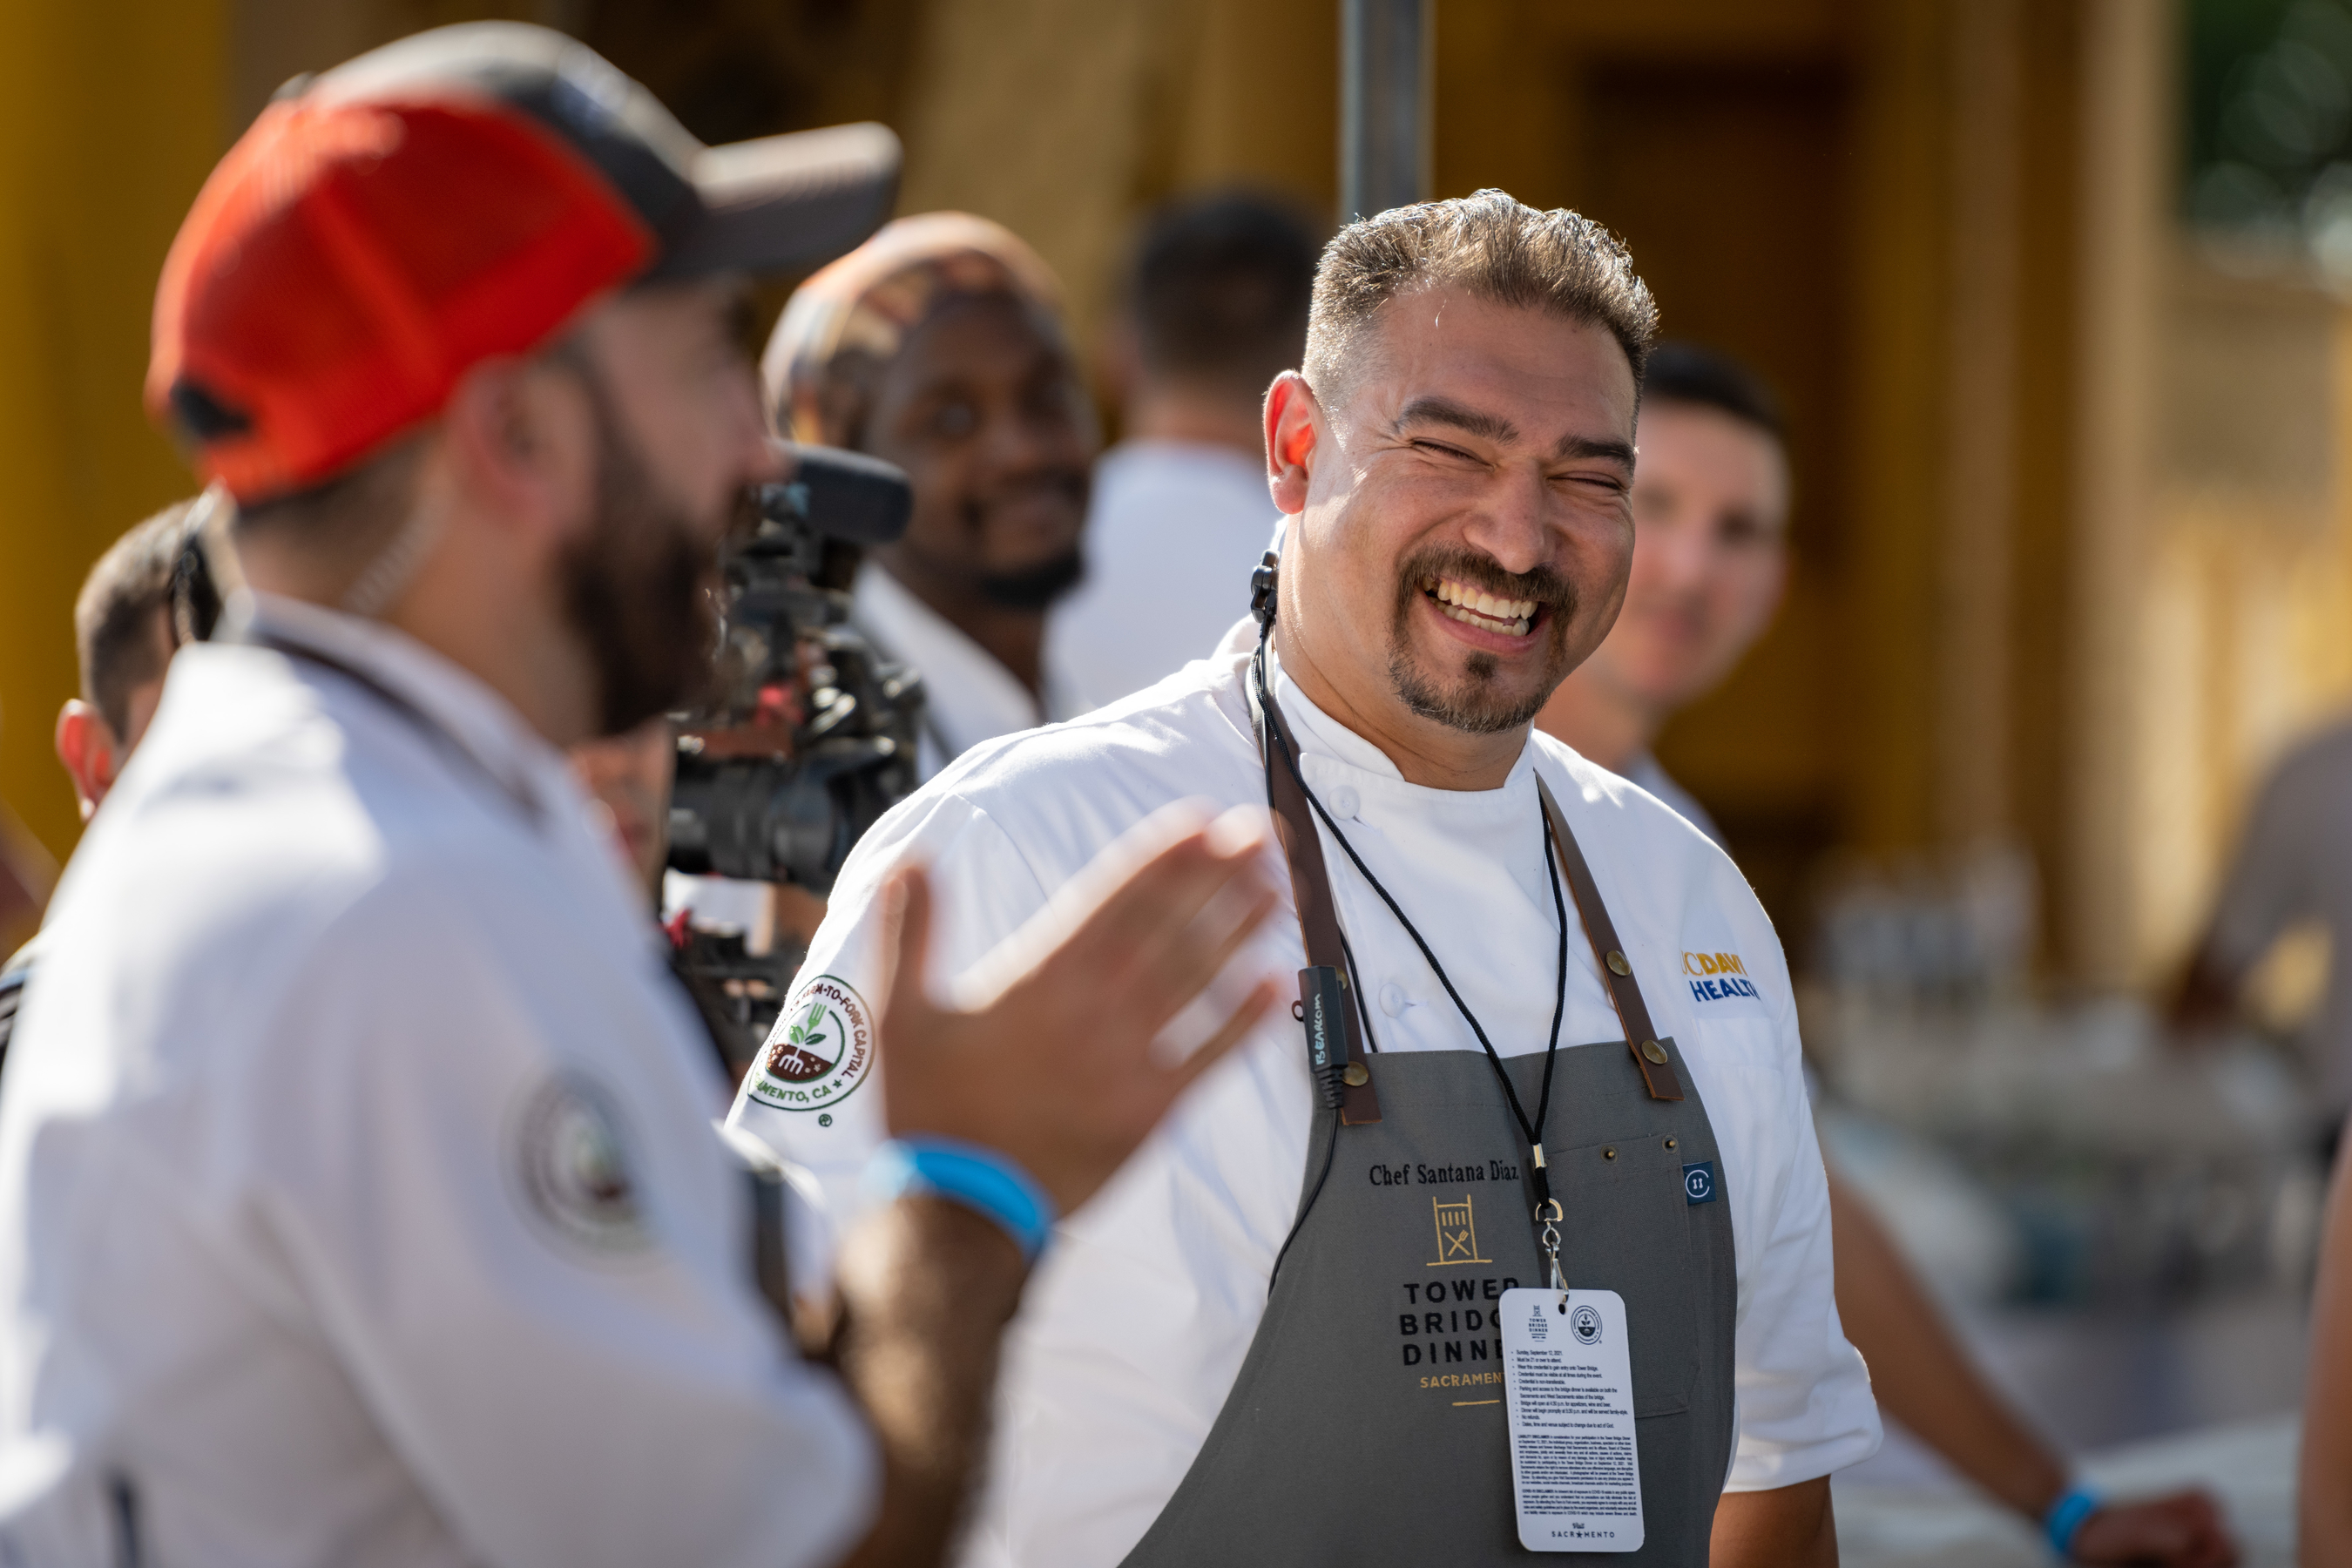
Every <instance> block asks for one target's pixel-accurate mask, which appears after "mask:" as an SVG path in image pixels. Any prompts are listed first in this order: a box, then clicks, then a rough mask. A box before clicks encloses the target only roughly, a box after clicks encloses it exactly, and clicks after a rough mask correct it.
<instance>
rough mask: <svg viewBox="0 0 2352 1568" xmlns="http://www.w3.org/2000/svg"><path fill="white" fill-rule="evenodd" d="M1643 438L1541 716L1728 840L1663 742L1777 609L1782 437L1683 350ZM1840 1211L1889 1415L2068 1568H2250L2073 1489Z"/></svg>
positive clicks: (1867, 1347) (2157, 1513)
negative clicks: (1605, 592)
mask: <svg viewBox="0 0 2352 1568" xmlns="http://www.w3.org/2000/svg"><path fill="white" fill-rule="evenodd" d="M1640 439H1641V455H1640V458H1639V460H1638V461H1637V462H1636V464H1635V466H1634V470H1633V566H1632V570H1631V572H1630V574H1628V578H1627V586H1626V590H1625V606H1624V608H1623V609H1622V611H1620V612H1619V614H1618V616H1617V621H1616V624H1615V625H1614V626H1612V627H1611V628H1610V632H1609V635H1608V637H1606V638H1604V639H1603V640H1602V641H1601V646H1600V647H1598V648H1596V649H1594V650H1593V653H1592V656H1591V658H1588V659H1586V660H1585V661H1584V663H1583V664H1581V665H1580V666H1579V667H1578V668H1576V670H1575V671H1574V672H1573V673H1571V674H1570V676H1569V678H1568V679H1566V680H1564V681H1562V682H1561V683H1560V687H1559V690H1558V691H1557V692H1555V693H1554V694H1553V696H1552V699H1551V700H1550V701H1549V703H1547V704H1546V705H1545V708H1544V710H1543V712H1542V713H1541V715H1539V716H1538V719H1537V723H1538V725H1540V726H1541V727H1542V728H1543V729H1544V730H1545V731H1547V732H1549V734H1552V735H1554V736H1557V737H1558V738H1559V739H1560V740H1562V741H1565V742H1568V744H1570V746H1573V747H1574V748H1576V750H1577V751H1578V752H1581V753H1582V754H1583V755H1584V756H1585V758H1586V759H1588V760H1589V761H1591V762H1594V763H1599V764H1600V765H1601V766H1602V767H1605V768H1608V769H1609V770H1610V771H1611V772H1612V773H1620V774H1622V775H1623V776H1625V777H1627V778H1630V779H1632V780H1633V781H1634V782H1635V783H1636V784H1641V785H1642V787H1643V788H1644V789H1646V790H1648V791H1649V792H1650V793H1651V794H1652V795H1656V796H1657V797H1658V798H1659V799H1661V800H1663V801H1664V802H1666V804H1668V805H1672V806H1673V807H1674V808H1675V810H1676V811H1678V812H1680V813H1681V814H1682V816H1684V817H1685V819H1687V820H1688V821H1689V822H1690V823H1691V824H1692V825H1693V826H1696V827H1697V828H1698V829H1699V830H1700V831H1701V832H1703V833H1705V834H1706V836H1707V837H1709V838H1712V839H1714V840H1715V841H1716V842H1717V843H1718V844H1720V843H1721V842H1722V835H1721V834H1720V832H1718V831H1717V827H1716V826H1715V822H1714V820H1713V818H1711V817H1710V816H1708V815H1707V813H1706V808H1705V807H1704V806H1702V805H1700V804H1699V803H1698V802H1697V801H1696V799H1694V798H1693V797H1692V796H1691V795H1688V794H1687V793H1685V791H1684V790H1683V789H1682V788H1681V787H1680V786H1679V785H1677V784H1675V781H1674V780H1673V779H1672V778H1671V777H1669V776H1668V775H1667V773H1665V771H1664V769H1662V768H1661V767H1659V765H1658V763H1657V759H1656V758H1655V756H1654V755H1653V754H1652V752H1651V747H1652V746H1653V745H1654V743H1655V742H1656V739H1657V735H1658V731H1659V730H1660V729H1661V728H1663V727H1664V724H1665V721H1667V720H1668V719H1670V718H1671V717H1673V715H1674V714H1675V711H1676V710H1679V709H1681V708H1683V707H1685V706H1686V705H1688V704H1689V703H1692V702H1694V701H1696V700H1698V699H1699V698H1701V697H1704V696H1705V695H1706V693H1707V692H1708V691H1710V690H1712V689H1714V688H1715V687H1716V686H1717V685H1718V684H1719V683H1720V682H1721V681H1722V680H1723V679H1724V678H1725V677H1726V676H1727V675H1728V674H1729V673H1730V672H1731V670H1732V668H1734V667H1735V666H1737V665H1738V662H1739V660H1740V659H1741V658H1744V657H1745V656H1746V655H1747V653H1748V649H1749V648H1750V647H1754V646H1755V643H1756V640H1757V639H1758V638H1759V637H1761V636H1763V634H1764V631H1765V628H1766V627H1767V626H1769V625H1770V624H1771V619H1772V615H1773V612H1774V611H1775V610H1776V609H1777V608H1778V607H1779V605H1780V595H1781V590H1782V587H1783V586H1784V584H1786V582H1787V579H1788V569H1789V560H1788V556H1789V547H1788V521H1789V504H1790V487H1789V458H1788V445H1787V442H1788V437H1787V432H1786V431H1785V429H1784V428H1783V426H1782V425H1781V421H1780V412H1779V408H1778V406H1777V405H1776V403H1775V400H1774V399H1773V397H1772V396H1771V395H1770V393H1769V391H1768V390H1767V389H1766V388H1765V386H1764V384H1763V383H1762V382H1761V381H1759V379H1758V378H1757V377H1756V375H1755V374H1753V373H1752V372H1750V371H1749V370H1748V369H1747V367H1745V366H1744V365H1741V364H1739V363H1737V362H1736V361H1733V360H1731V359H1729V358H1728V357H1727V356H1725V355H1722V354H1719V353H1714V352H1712V351H1710V350H1707V349H1704V348H1701V347H1698V346H1697V345H1696V344H1690V343H1672V342H1669V343H1661V344H1660V345H1659V346H1658V349H1657V351H1656V352H1655V353H1653V354H1652V355H1651V356H1650V363H1649V365H1648V367H1647V369H1646V371H1645V373H1644V374H1643V381H1642V418H1641V427H1640ZM1685 956H1686V957H1695V956H1696V955H1695V954H1693V955H1685ZM1691 972H1692V971H1691V970H1690V969H1689V968H1688V967H1687V965H1686V966H1685V973H1691ZM1693 998H1694V1004H1695V1005H1696V1006H1698V1007H1700V1008H1701V1009H1706V1008H1709V1007H1719V1006H1722V1005H1726V1001H1727V1002H1728V1003H1729V1004H1730V1005H1738V1001H1739V999H1738V997H1736V996H1727V997H1726V998H1725V999H1724V1000H1717V999H1713V998H1709V997H1707V996H1706V993H1705V991H1704V990H1703V989H1702V988H1701V986H1698V985H1694V986H1693ZM1829 1199H1830V1212H1831V1215H1832V1226H1833V1230H1834V1233H1835V1237H1836V1247H1835V1250H1836V1256H1837V1306H1838V1318H1839V1321H1841V1322H1842V1323H1843V1325H1844V1327H1845V1332H1846V1337H1847V1338H1848V1339H1850V1340H1851V1341H1853V1345H1854V1348H1855V1349H1856V1350H1858V1351H1860V1352H1862V1358H1863V1360H1864V1362H1865V1363H1868V1365H1869V1367H1870V1373H1871V1389H1872V1392H1873V1393H1874V1394H1876V1395H1877V1397H1878V1404H1879V1408H1880V1409H1881V1410H1883V1411H1885V1413H1886V1414H1888V1415H1892V1416H1894V1417H1895V1420H1897V1421H1899V1422H1901V1423H1902V1424H1903V1425H1904V1426H1906V1427H1908V1428H1910V1429H1911V1430H1912V1431H1913V1432H1914V1433H1916V1434H1917V1435H1918V1436H1920V1437H1921V1438H1923V1439H1924V1440H1925V1441H1926V1442H1927V1444H1928V1445H1929V1446H1930V1447H1933V1448H1934V1449H1935V1450H1936V1451H1937V1453H1938V1454H1940V1455H1942V1456H1943V1457H1944V1458H1946V1459H1947V1460H1948V1461H1949V1462H1950V1463H1951V1465H1952V1466H1953V1468H1956V1469H1958V1471H1959V1472H1960V1473H1961V1474H1963V1475H1965V1476H1967V1477H1968V1478H1969V1479H1970V1480H1972V1481H1974V1482H1976V1483H1977V1484H1978V1485H1979V1486H1980V1487H1982V1488H1984V1489H1986V1490H1987V1491H1988V1492H1990V1493H1991V1494H1992V1495H1993V1496H1994V1497H1996V1498H1998V1499H1999V1500H2000V1501H2001V1502H2002V1503H2004V1504H2006V1505H2007V1506H2008V1507H2010V1508H2012V1509H2014V1510H2017V1511H2018V1512H2019V1513H2021V1514H2022V1515H2024V1516H2025V1517H2026V1518H2027V1519H2029V1520H2032V1521H2036V1522H2037V1523H2040V1524H2042V1526H2043V1528H2044V1531H2045V1533H2047V1534H2048V1535H2049V1537H2050V1538H2051V1540H2052V1542H2053V1545H2054V1546H2056V1548H2057V1550H2058V1552H2059V1553H2060V1555H2061V1556H2066V1557H2070V1558H2071V1560H2073V1561H2074V1562H2079V1563H2164V1564H2170V1565H2173V1568H2220V1565H2221V1564H2225V1563H2232V1562H2234V1561H2236V1552H2235V1549H2234V1548H2233V1547H2232V1545H2231V1542H2230V1539H2229V1536H2228V1534H2227V1532H2226V1531H2224V1529H2223V1528H2222V1525H2221V1515H2220V1511H2219V1510H2218V1509H2217V1508H2216V1507H2215V1506H2214V1504H2213V1502H2212V1500H2211V1499H2210V1498H2209V1497H2208V1496H2206V1495H2205V1494H2204V1493H2202V1492H2200V1491H2188V1492H2181V1493H2177V1494H2175V1495H2172V1496H2169V1497H2164V1498H2159V1499H2156V1500H2151V1501H2144V1502H2136V1503H2129V1504H2110V1503H2106V1502H2105V1501H2103V1500H2099V1499H2098V1498H2096V1497H2095V1495H2094V1494H2092V1493H2091V1492H2089V1491H2087V1490H2085V1489H2082V1488H2081V1487H2079V1486H2077V1485H2075V1484H2074V1481H2073V1479H2072V1471H2071V1468H2069V1466H2068V1465H2067V1464H2066V1462H2065V1460H2064V1458H2063V1456H2061V1455H2059V1454H2057V1453H2055V1452H2053V1450H2052V1449H2051V1447H2049V1445H2048V1444H2046V1443H2044V1442H2043V1441H2042V1439H2041V1438H2040V1437H2039V1436H2036V1435H2035V1434H2034V1432H2033V1431H2032V1429H2031V1428H2030V1427H2029V1426H2027V1425H2026V1424H2025V1423H2024V1421H2023V1420H2022V1419H2021V1418H2020V1417H2019V1416H2018V1415H2017V1414H2016V1413H2015V1412H2014V1411H2013V1410H2011V1408H2010V1407H2009V1405H2008V1403H2007V1401H2005V1400H2004V1399H2003V1398H2002V1397H2001V1396H2000V1394H1998V1393H1996V1392H1995V1391H1994V1389H1993V1388H1992V1386H1991V1385H1990V1384H1989V1383H1987V1382H1986V1380H1985V1379H1984V1377H1983V1375H1982V1374H1981V1373H1979V1372H1978V1371H1977V1369H1976V1368H1975V1366H1974V1365H1973V1364H1972V1363H1971V1362H1970V1360H1969V1355H1968V1352H1966V1351H1964V1350H1963V1349H1962V1348H1961V1347H1960V1344H1959V1342H1958V1340H1957V1339H1955V1338H1954V1337H1953V1335H1952V1332H1951V1331H1950V1329H1949V1328H1948V1326H1947V1325H1946V1324H1945V1322H1944V1320H1943V1317H1942V1315H1941V1314H1940V1313H1939V1312H1938V1311H1937V1309H1936V1307H1935V1305H1934V1302H1933V1301H1932V1300H1931V1299H1930V1297H1929V1296H1928V1294H1927V1289H1926V1288H1925V1287H1924V1286H1922V1285H1921V1283H1920V1282H1919V1280H1918V1279H1917V1277H1916V1275H1915V1274H1914V1273H1913V1272H1912V1269H1911V1268H1910V1265H1909V1264H1908V1263H1906V1261H1905V1259H1904V1257H1903V1254H1902V1252H1901V1251H1900V1250H1899V1249H1898V1248H1897V1247H1896V1246H1895V1241H1894V1238H1893V1237H1890V1236H1889V1235H1888V1234H1887V1233H1886V1230H1885V1226H1883V1225H1882V1224H1881V1223H1880V1221H1879V1219H1878V1217H1877V1215H1875V1213H1874V1211H1873V1210H1872V1209H1871V1207H1870V1204H1869V1201H1868V1200H1867V1199H1865V1198H1863V1197H1862V1196H1860V1195H1859V1194H1856V1193H1855V1192H1854V1191H1853V1189H1852V1188H1851V1187H1849V1186H1847V1185H1846V1184H1845V1183H1843V1182H1842V1181H1841V1180H1839V1179H1838V1176H1837V1173H1836V1172H1835V1171H1832V1172H1831V1173H1830V1178H1829Z"/></svg>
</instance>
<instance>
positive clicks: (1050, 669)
mask: <svg viewBox="0 0 2352 1568" xmlns="http://www.w3.org/2000/svg"><path fill="white" fill-rule="evenodd" d="M852 597H853V599H854V602H855V608H854V610H853V612H852V617H851V618H852V619H853V620H854V621H855V622H856V626H857V629H858V630H860V631H862V632H864V633H865V634H866V637H868V638H869V639H871V640H872V642H873V643H874V645H875V647H876V648H877V651H879V652H880V653H881V654H882V656H883V657H884V658H890V659H896V660H898V662H900V663H902V664H911V665H913V666H914V667H915V668H916V669H918V670H919V671H920V672H921V673H922V677H923V732H922V736H921V738H920V740H919V742H918V743H917V746H916V750H915V759H916V767H917V769H918V771H919V772H920V773H921V774H922V775H923V777H925V778H929V777H930V776H931V775H932V774H934V773H938V772H939V771H940V769H941V768H943V767H945V766H947V765H948V763H951V762H953V761H955V759H956V758H957V757H959V756H961V755H962V754H963V752H966V751H968V750H969V749H971V747H973V746H977V745H979V744H980V743H981V742H982V741H993V740H995V739H996V738H997V737H998V736H1000V735H1011V734H1014V733H1017V732H1018V731H1023V730H1034V729H1035V728H1036V727H1037V726H1038V725H1040V724H1045V723H1050V722H1052V721H1054V720H1056V719H1066V718H1069V717H1070V716H1071V715H1072V714H1075V713H1082V712H1084V711H1086V707H1087V705H1086V703H1085V702H1083V701H1082V700H1080V698H1079V695H1078V689H1077V687H1076V683H1074V682H1073V681H1071V680H1070V679H1068V678H1067V677H1066V675H1065V674H1064V673H1063V671H1064V670H1065V669H1066V668H1067V664H1066V660H1064V659H1062V658H1060V657H1059V655H1060V650H1059V649H1058V647H1056V646H1055V636H1054V630H1053V623H1052V621H1051V620H1050V619H1049V620H1048V621H1047V622H1046V634H1045V652H1044V655H1043V657H1042V658H1041V660H1040V662H1041V663H1042V665H1043V666H1044V671H1045V700H1044V702H1043V703H1042V704H1041V703H1040V702H1039V701H1038V700H1037V698H1036V697H1035V696H1034V695H1033V694H1032V693H1031V691H1030V690H1029V689H1028V688H1027V687H1025V686H1024V685H1022V684H1021V679H1020V678H1019V677H1018V676H1016V675H1014V674H1013V672H1012V671H1011V670H1009V669H1007V668H1004V666H1003V665H1002V664H999V663H998V662H997V660H996V656H995V655H994V654H992V653H990V652H989V651H988V650H987V649H986V648H984V647H981V646H980V645H979V644H978V643H976V642H974V641H972V640H971V637H967V636H965V635H964V633H963V631H962V630H961V628H960V627H958V626H955V625H954V623H952V622H950V620H948V619H947V617H946V616H942V615H940V613H939V612H938V611H937V610H934V609H932V608H931V607H930V606H929V605H926V604H925V603H923V601H922V600H920V599H919V598H917V597H916V596H915V595H913V594H912V593H911V592H909V591H908V588H907V587H906V585H905V584H902V583H900V582H899V581H898V579H897V578H896V577H893V576H891V575H890V574H889V573H888V572H887V570H885V569H884V568H883V567H882V566H881V565H880V564H879V563H876V562H872V561H868V562H866V563H865V564H864V565H862V566H860V567H859V568H858V569H857V581H856V584H853V585H852Z"/></svg>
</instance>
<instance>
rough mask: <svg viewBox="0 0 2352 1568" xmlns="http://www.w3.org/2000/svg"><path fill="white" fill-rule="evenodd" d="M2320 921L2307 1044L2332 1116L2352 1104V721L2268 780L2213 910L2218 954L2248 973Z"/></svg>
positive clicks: (2226, 964) (2313, 742)
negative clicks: (2322, 957) (2283, 938)
mask: <svg viewBox="0 0 2352 1568" xmlns="http://www.w3.org/2000/svg"><path fill="white" fill-rule="evenodd" d="M2300 921H2319V922H2320V923H2322V924H2323V925H2325V926H2326V928H2327V934H2328V938H2329V942H2330V946H2331V952H2330V955H2329V959H2328V964H2327V994H2326V997H2325V998H2324V999H2323V1000H2322V1001H2321V1003H2320V1006H2319V1010H2318V1011H2317V1012H2316V1013H2315V1014H2314V1015H2313V1016H2312V1018H2311V1021H2310V1023H2309V1024H2308V1025H2307V1026H2305V1036H2304V1047H2305V1051H2306V1052H2307V1053H2308V1055H2309V1058H2310V1060H2311V1064H2312V1067H2313V1069H2314V1070H2315V1073H2316V1074H2317V1076H2318V1079H2319V1090H2320V1096H2321V1100H2322V1103H2323V1105H2324V1106H2325V1108H2326V1110H2328V1112H2329V1113H2330V1114H2332V1115H2341V1114H2343V1112H2344V1110H2345V1108H2346V1107H2347V1105H2352V721H2345V722H2338V723H2336V724H2334V725H2331V726H2329V727H2328V728H2327V729H2326V730H2323V731H2320V732H2319V733H2318V734H2316V735H2315V736H2313V737H2312V738H2311V739H2309V740H2307V741H2305V742H2303V743H2302V744H2301V745H2299V746H2297V747H2296V748H2295V749H2294V751H2293V752H2289V753H2288V755H2287V757H2286V759H2285V761H2284V762H2282V763H2279V765H2278V767H2277V769H2276V770H2275V771H2274V772H2273V773H2272V774H2271V776H2270V777H2269V779H2267V780H2266V781H2264V783H2263V788H2262V793H2261V794H2260V795H2257V796H2256V797H2255V799H2254V805H2253V810H2252V812H2251V813H2249V814H2248V816H2247V817H2246V831H2245V837H2244V839H2243V840H2242V842H2241V843H2240V845H2239V847H2238V857H2237V859H2236V860H2235V861H2234V862H2232V863H2231V867H2230V871H2229V875H2228V877H2227V878H2226V879H2224V880H2223V882H2222V885H2221V899H2220V901H2219V903H2218V904H2217V905H2216V906H2215V908H2214V911H2213V931H2212V943H2213V952H2214V956H2215V957H2216V958H2218V959H2219V960H2220V961H2221V965H2222V967H2223V969H2224V970H2225V971H2226V972H2227V973H2231V974H2238V975H2242V974H2244V973H2246V971H2247V970H2249V969H2251V968H2252V966H2253V964H2254V963H2255V962H2256V961H2257V960H2259V959H2260V958H2261V957H2262V956H2263V953H2264V952H2266V951H2267V950H2268V949H2269V948H2270V945H2271V944H2272V943H2273V942H2275V941H2277V940H2278V938H2279V936H2280V935H2281V934H2282V933H2283V932H2284V931H2285V930H2286V928H2287V927H2289V926H2291V925H2294V924H2296V923H2298V922H2300Z"/></svg>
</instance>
